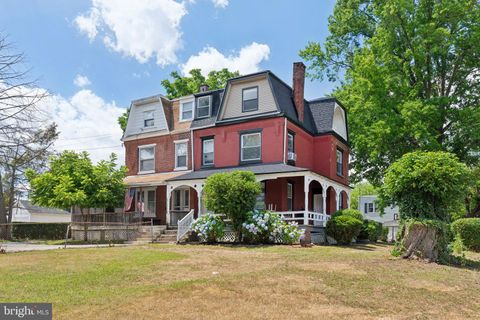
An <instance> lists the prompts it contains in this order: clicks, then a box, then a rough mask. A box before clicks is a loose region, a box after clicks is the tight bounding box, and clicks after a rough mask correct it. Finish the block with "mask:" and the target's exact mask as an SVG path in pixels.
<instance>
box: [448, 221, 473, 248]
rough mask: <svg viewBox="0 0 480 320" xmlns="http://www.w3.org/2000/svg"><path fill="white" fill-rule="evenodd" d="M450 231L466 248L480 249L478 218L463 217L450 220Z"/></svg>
mask: <svg viewBox="0 0 480 320" xmlns="http://www.w3.org/2000/svg"><path fill="white" fill-rule="evenodd" d="M451 228H452V232H453V233H454V235H455V236H459V237H460V239H461V240H462V242H463V245H465V247H467V249H470V250H475V251H480V218H463V219H458V220H455V221H454V222H452V226H451Z"/></svg>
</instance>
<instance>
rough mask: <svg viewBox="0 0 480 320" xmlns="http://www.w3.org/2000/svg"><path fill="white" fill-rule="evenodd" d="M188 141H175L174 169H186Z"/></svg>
mask: <svg viewBox="0 0 480 320" xmlns="http://www.w3.org/2000/svg"><path fill="white" fill-rule="evenodd" d="M187 155H188V143H187V141H186V140H182V141H175V169H177V170H182V169H187Z"/></svg>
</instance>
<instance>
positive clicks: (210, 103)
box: [195, 96, 212, 119]
mask: <svg viewBox="0 0 480 320" xmlns="http://www.w3.org/2000/svg"><path fill="white" fill-rule="evenodd" d="M202 98H208V114H207V115H206V116H201V117H199V116H198V115H197V110H198V105H199V103H198V100H200V99H202ZM211 111H212V96H202V97H198V98H197V104H196V105H195V118H197V119H203V118H208V117H210V114H211Z"/></svg>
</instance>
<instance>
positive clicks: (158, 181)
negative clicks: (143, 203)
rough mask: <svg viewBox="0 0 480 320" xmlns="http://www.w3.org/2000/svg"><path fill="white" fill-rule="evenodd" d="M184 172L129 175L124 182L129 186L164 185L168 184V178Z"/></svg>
mask: <svg viewBox="0 0 480 320" xmlns="http://www.w3.org/2000/svg"><path fill="white" fill-rule="evenodd" d="M183 174H185V172H167V173H152V174H139V175H136V176H127V177H126V178H125V179H124V180H123V182H125V184H126V185H127V186H128V187H148V186H162V185H165V184H166V183H165V181H166V180H168V179H172V178H175V177H177V176H181V175H183Z"/></svg>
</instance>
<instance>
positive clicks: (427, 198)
mask: <svg viewBox="0 0 480 320" xmlns="http://www.w3.org/2000/svg"><path fill="white" fill-rule="evenodd" d="M471 182H472V179H471V171H470V169H468V168H467V166H466V165H465V164H463V163H461V162H459V161H458V158H457V157H456V156H455V155H453V154H451V153H447V152H441V151H440V152H422V151H417V152H411V153H407V154H405V155H404V156H403V157H402V158H400V159H399V160H398V161H396V162H395V163H394V164H393V165H392V166H391V167H390V168H388V170H387V172H386V174H385V183H384V184H383V186H382V187H381V189H380V197H379V201H378V202H379V204H380V207H381V208H382V207H383V208H385V207H386V206H388V205H398V206H399V209H400V216H401V218H402V219H407V218H414V219H435V220H441V221H446V222H449V221H450V218H451V210H452V209H456V208H458V205H459V203H461V202H463V201H464V199H465V196H466V193H467V192H468V188H469V186H470V184H471Z"/></svg>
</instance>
